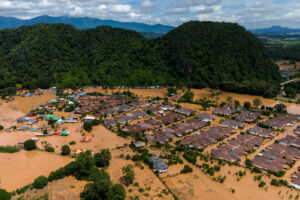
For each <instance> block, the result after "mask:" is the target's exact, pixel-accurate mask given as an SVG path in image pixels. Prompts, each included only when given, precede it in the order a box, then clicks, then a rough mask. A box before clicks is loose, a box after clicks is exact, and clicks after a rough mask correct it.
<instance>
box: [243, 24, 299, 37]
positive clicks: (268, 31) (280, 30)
mask: <svg viewBox="0 0 300 200" xmlns="http://www.w3.org/2000/svg"><path fill="white" fill-rule="evenodd" d="M248 30H249V31H250V32H252V33H253V34H255V35H273V34H300V29H292V28H287V27H281V26H272V27H270V28H260V29H248Z"/></svg>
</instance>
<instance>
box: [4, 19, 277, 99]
mask: <svg viewBox="0 0 300 200" xmlns="http://www.w3.org/2000/svg"><path fill="white" fill-rule="evenodd" d="M0 66H1V67H0V76H1V79H0V89H1V88H2V89H6V88H12V90H13V89H16V87H17V88H20V86H22V87H23V88H27V89H34V88H38V87H40V88H48V87H50V86H56V87H58V88H60V87H65V88H66V87H68V88H73V87H79V86H84V85H103V86H113V85H127V86H136V85H142V86H149V85H161V86H188V87H192V88H203V87H207V86H209V87H211V88H220V89H223V90H228V91H234V92H242V93H251V94H258V95H265V96H274V95H276V93H277V92H278V81H279V80H280V74H279V70H278V67H277V66H276V65H275V64H273V63H272V61H271V60H270V59H269V57H268V54H267V53H266V50H265V48H264V46H263V44H262V43H261V42H260V41H259V40H258V39H257V38H256V37H255V36H254V35H252V34H251V33H250V32H248V31H246V30H245V29H244V28H243V27H241V26H239V25H237V24H233V23H223V22H222V23H220V22H198V21H191V22H187V23H185V24H183V25H181V26H179V27H178V28H176V29H174V30H172V31H170V32H169V33H168V34H166V35H165V36H163V37H161V38H158V39H151V40H146V39H145V38H144V37H143V36H142V35H141V34H139V33H137V32H134V31H129V30H123V29H117V28H111V27H107V26H102V27H97V28H94V29H88V30H77V29H75V28H74V27H72V26H70V25H65V24H38V25H34V26H24V27H20V28H17V29H5V30H1V31H0ZM0 92H1V93H4V92H6V93H7V92H8V91H6V90H5V91H4V90H3V91H0ZM9 92H11V91H9Z"/></svg>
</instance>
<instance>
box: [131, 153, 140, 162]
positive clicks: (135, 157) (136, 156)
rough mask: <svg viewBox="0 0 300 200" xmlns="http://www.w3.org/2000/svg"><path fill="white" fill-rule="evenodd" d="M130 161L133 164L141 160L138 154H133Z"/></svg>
mask: <svg viewBox="0 0 300 200" xmlns="http://www.w3.org/2000/svg"><path fill="white" fill-rule="evenodd" d="M131 159H132V161H134V162H135V161H139V160H140V159H141V157H140V156H139V155H138V154H135V155H133V156H132V158H131Z"/></svg>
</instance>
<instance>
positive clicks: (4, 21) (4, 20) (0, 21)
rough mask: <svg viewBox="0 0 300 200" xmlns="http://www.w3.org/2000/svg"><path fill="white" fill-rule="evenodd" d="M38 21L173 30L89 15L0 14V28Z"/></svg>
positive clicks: (162, 30)
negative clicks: (22, 15)
mask: <svg viewBox="0 0 300 200" xmlns="http://www.w3.org/2000/svg"><path fill="white" fill-rule="evenodd" d="M39 23H51V24H52V23H63V24H69V25H73V26H74V27H76V28H77V29H89V28H95V27H97V26H111V27H114V28H123V29H127V30H134V31H137V32H147V33H157V34H165V33H167V32H169V31H170V30H173V29H174V28H175V27H173V26H165V25H161V24H155V25H149V24H144V23H136V22H119V21H114V20H101V19H95V18H89V17H68V16H62V17H50V16H47V15H44V16H40V17H35V18H32V19H29V20H22V19H17V18H13V17H1V16H0V29H6V28H18V27H20V26H27V25H34V24H39Z"/></svg>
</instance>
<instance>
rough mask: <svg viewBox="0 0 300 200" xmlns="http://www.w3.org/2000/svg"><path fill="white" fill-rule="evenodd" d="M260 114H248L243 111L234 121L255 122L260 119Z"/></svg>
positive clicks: (248, 112)
mask: <svg viewBox="0 0 300 200" xmlns="http://www.w3.org/2000/svg"><path fill="white" fill-rule="evenodd" d="M261 115H262V114H261V113H257V112H250V111H243V112H241V114H239V115H238V116H236V118H235V120H238V121H241V122H246V123H252V122H255V121H256V120H257V119H259V118H260V117H261Z"/></svg>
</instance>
